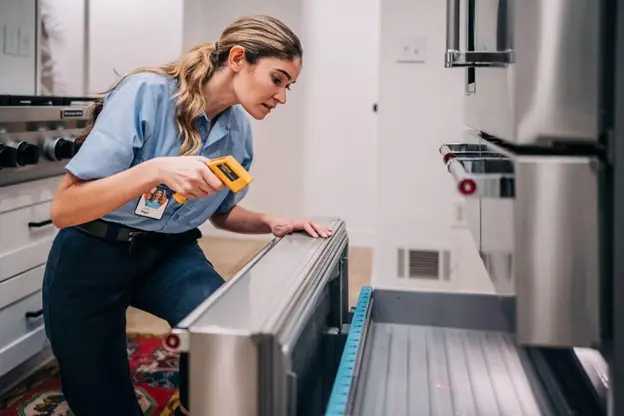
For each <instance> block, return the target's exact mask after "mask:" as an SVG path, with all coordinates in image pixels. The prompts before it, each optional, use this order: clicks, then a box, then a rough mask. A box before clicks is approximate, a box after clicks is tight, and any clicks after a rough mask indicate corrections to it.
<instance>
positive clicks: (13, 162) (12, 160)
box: [0, 144, 18, 169]
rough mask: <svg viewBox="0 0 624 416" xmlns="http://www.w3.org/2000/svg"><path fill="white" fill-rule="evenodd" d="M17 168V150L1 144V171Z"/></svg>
mask: <svg viewBox="0 0 624 416" xmlns="http://www.w3.org/2000/svg"><path fill="white" fill-rule="evenodd" d="M17 166H18V165H17V150H15V149H13V148H12V147H8V146H5V145H3V144H0V169H1V168H16V167H17Z"/></svg>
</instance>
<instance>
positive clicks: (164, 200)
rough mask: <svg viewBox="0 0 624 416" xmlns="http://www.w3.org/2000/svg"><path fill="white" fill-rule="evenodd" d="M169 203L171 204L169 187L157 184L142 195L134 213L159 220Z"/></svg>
mask: <svg viewBox="0 0 624 416" xmlns="http://www.w3.org/2000/svg"><path fill="white" fill-rule="evenodd" d="M167 204H169V195H168V194H167V188H164V187H162V186H157V187H156V188H152V189H151V190H150V191H149V192H146V193H144V194H143V195H141V199H139V203H138V204H137V207H136V209H135V210H134V213H135V214H136V215H140V216H142V217H147V218H152V219H155V220H159V219H161V218H162V217H163V215H164V213H165V209H166V208H167Z"/></svg>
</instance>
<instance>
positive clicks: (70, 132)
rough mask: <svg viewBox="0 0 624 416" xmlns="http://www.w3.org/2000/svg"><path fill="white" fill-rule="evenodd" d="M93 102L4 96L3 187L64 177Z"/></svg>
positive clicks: (0, 118) (0, 129)
mask: <svg viewBox="0 0 624 416" xmlns="http://www.w3.org/2000/svg"><path fill="white" fill-rule="evenodd" d="M92 101H93V100H92V99H87V98H82V97H78V98H76V97H23V96H20V97H17V96H0V186H7V185H13V184H16V183H21V182H28V181H32V180H37V179H43V178H46V177H51V176H58V175H63V174H64V173H65V165H66V164H67V162H68V161H69V160H70V159H71V158H72V157H73V156H74V155H75V154H76V153H77V152H78V150H79V148H80V146H79V145H78V143H76V136H77V135H78V134H80V133H81V132H82V131H83V130H84V129H85V127H86V126H87V123H88V121H89V117H90V104H91V102H92Z"/></svg>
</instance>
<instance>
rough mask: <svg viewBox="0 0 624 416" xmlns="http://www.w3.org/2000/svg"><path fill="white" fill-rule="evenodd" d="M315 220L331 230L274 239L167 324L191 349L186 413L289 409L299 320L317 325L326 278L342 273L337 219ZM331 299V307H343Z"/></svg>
mask: <svg viewBox="0 0 624 416" xmlns="http://www.w3.org/2000/svg"><path fill="white" fill-rule="evenodd" d="M318 222H319V223H322V224H324V225H326V226H328V227H330V228H332V229H333V232H334V234H333V236H332V237H331V238H328V239H319V238H317V239H315V238H311V237H309V236H307V235H305V234H303V233H295V234H291V235H288V236H286V237H284V238H282V239H274V240H273V241H272V242H270V243H269V244H268V245H267V246H266V247H265V248H264V249H263V250H262V251H261V252H260V253H259V254H258V255H257V256H256V257H254V258H253V259H252V260H251V261H250V262H249V263H248V264H247V265H246V266H245V267H244V268H243V269H242V270H241V271H240V272H239V273H237V275H236V276H234V277H233V278H232V279H230V280H229V281H228V282H227V283H226V284H225V285H224V286H223V287H222V288H220V289H219V291H218V292H216V293H215V294H213V295H212V296H210V297H209V298H208V299H206V301H205V302H204V303H203V304H202V305H200V306H199V307H198V308H197V309H196V310H195V311H193V312H192V313H191V314H190V315H189V316H188V317H187V318H185V319H184V320H183V321H182V322H180V323H179V324H178V325H176V327H175V328H174V331H173V333H174V334H176V335H175V336H177V337H178V339H179V340H180V341H181V342H180V348H181V350H183V351H185V350H188V352H189V354H190V368H191V369H190V384H191V393H190V395H191V396H190V412H191V413H192V414H201V415H208V416H209V415H219V416H220V415H224V414H227V415H232V416H235V415H245V416H247V415H266V414H271V415H277V416H279V415H286V414H293V412H292V409H293V408H294V407H295V406H296V405H297V403H296V394H297V389H296V388H295V386H296V380H297V374H296V370H297V369H296V368H295V361H297V359H298V358H297V357H296V356H297V354H298V353H301V350H297V349H296V345H300V344H302V340H304V341H305V340H306V339H307V338H305V337H304V335H303V333H302V332H303V327H304V326H309V325H311V327H312V330H314V331H318V330H322V329H323V323H324V322H325V321H327V317H326V316H324V315H323V316H320V317H319V316H318V315H316V313H317V312H318V309H319V306H318V305H319V304H320V303H321V302H323V304H324V305H325V306H324V308H325V312H326V313H329V310H328V308H327V299H328V292H327V287H328V284H329V282H330V281H332V279H334V278H340V276H341V275H342V274H343V273H346V269H345V268H344V267H343V264H344V263H343V260H344V257H343V256H344V255H345V253H346V250H347V247H348V240H347V234H346V228H345V225H344V223H343V222H342V221H341V220H339V219H322V218H321V219H318ZM343 277H344V281H345V282H346V281H347V279H346V276H343ZM340 280H341V281H342V280H343V279H342V278H340ZM341 298H343V297H341V296H337V297H336V299H338V302H341V301H340V299H341ZM334 306H339V307H338V308H337V309H336V313H339V312H340V311H342V310H343V309H344V305H334ZM313 316H314V317H315V318H313ZM314 319H321V320H322V322H316V321H314ZM343 323H346V322H342V323H340V322H337V323H334V324H337V325H339V326H340V327H341V326H342V324H343ZM315 333H316V332H315ZM317 335H318V334H317ZM303 344H305V342H303ZM304 347H305V345H304ZM304 355H305V354H304Z"/></svg>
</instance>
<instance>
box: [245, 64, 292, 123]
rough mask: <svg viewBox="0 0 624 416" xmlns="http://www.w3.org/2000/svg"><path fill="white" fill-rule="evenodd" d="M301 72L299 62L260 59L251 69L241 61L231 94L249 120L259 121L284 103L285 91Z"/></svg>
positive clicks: (250, 66)
mask: <svg viewBox="0 0 624 416" xmlns="http://www.w3.org/2000/svg"><path fill="white" fill-rule="evenodd" d="M300 72H301V60H300V59H293V60H282V59H278V58H261V59H259V60H258V61H257V62H256V63H255V64H254V65H250V64H249V63H248V62H247V61H245V60H244V59H240V60H239V61H238V62H237V68H236V73H235V76H234V79H233V87H234V94H236V98H237V99H238V102H240V104H241V105H242V107H243V108H244V109H245V111H247V112H248V113H249V115H250V116H252V117H253V118H255V119H256V120H262V119H264V118H265V117H266V116H267V115H268V114H269V113H270V112H271V110H273V109H274V108H275V107H277V106H278V105H279V104H285V103H286V95H287V91H289V90H290V88H291V86H292V85H293V84H294V83H295V82H296V81H297V78H298V77H299V73H300Z"/></svg>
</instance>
